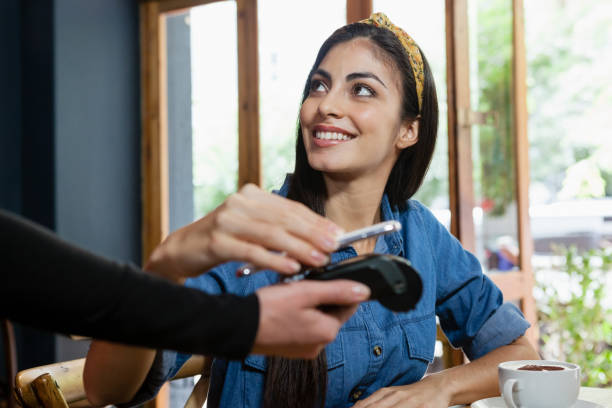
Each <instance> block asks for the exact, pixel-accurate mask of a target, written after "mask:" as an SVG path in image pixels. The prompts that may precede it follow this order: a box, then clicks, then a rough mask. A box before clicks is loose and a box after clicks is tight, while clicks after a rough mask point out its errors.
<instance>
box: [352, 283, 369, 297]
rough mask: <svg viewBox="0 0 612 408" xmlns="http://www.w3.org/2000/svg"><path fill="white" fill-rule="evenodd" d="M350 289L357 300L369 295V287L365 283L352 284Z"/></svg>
mask: <svg viewBox="0 0 612 408" xmlns="http://www.w3.org/2000/svg"><path fill="white" fill-rule="evenodd" d="M351 289H352V291H353V294H354V295H355V299H357V300H363V299H367V298H369V297H370V288H368V287H367V286H366V285H353V287H352V288H351Z"/></svg>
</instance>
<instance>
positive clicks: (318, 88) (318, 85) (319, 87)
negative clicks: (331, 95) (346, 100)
mask: <svg viewBox="0 0 612 408" xmlns="http://www.w3.org/2000/svg"><path fill="white" fill-rule="evenodd" d="M325 89H326V88H325V84H324V83H323V82H321V81H318V80H315V81H312V82H311V83H310V92H325Z"/></svg>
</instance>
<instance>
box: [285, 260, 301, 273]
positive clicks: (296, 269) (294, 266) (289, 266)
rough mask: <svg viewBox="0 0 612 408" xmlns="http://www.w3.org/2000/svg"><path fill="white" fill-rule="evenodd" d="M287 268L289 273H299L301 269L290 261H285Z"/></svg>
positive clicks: (296, 263)
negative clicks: (289, 270)
mask: <svg viewBox="0 0 612 408" xmlns="http://www.w3.org/2000/svg"><path fill="white" fill-rule="evenodd" d="M287 268H288V269H291V272H299V271H300V269H302V265H300V264H299V263H298V262H296V261H293V260H291V259H287Z"/></svg>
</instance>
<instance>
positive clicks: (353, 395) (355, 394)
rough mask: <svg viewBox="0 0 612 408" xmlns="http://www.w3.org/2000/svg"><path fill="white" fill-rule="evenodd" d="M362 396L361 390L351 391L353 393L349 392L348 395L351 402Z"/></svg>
mask: <svg viewBox="0 0 612 408" xmlns="http://www.w3.org/2000/svg"><path fill="white" fill-rule="evenodd" d="M362 395H363V390H358V389H353V391H351V395H349V398H350V399H351V401H353V402H355V401H357V400H358V399H359V398H360V397H361V396H362Z"/></svg>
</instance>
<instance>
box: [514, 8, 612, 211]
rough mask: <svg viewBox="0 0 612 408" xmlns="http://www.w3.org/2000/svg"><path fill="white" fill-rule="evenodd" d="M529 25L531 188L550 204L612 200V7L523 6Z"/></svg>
mask: <svg viewBox="0 0 612 408" xmlns="http://www.w3.org/2000/svg"><path fill="white" fill-rule="evenodd" d="M525 28H526V33H525V34H526V37H525V38H526V46H527V74H528V108H529V142H530V151H529V155H530V173H531V182H532V184H534V183H537V184H539V185H540V186H543V187H545V188H546V190H547V191H548V197H546V200H547V201H554V200H557V199H573V198H594V197H601V196H603V195H606V196H611V195H612V187H611V186H610V181H611V180H610V178H609V177H608V176H607V174H609V173H612V160H610V157H612V143H610V142H609V137H610V136H609V134H610V131H609V129H610V127H611V126H612V116H610V114H609V112H610V108H611V107H612V82H611V81H610V80H609V77H610V72H611V71H612V42H611V41H610V38H612V3H611V2H606V1H600V0H582V1H567V0H539V1H534V2H525ZM583 161H587V162H588V163H583V164H579V163H580V162H583ZM575 165H578V168H579V169H584V171H577V170H576V169H573V168H572V167H573V166H575ZM593 168H596V169H597V173H598V174H600V175H601V177H600V178H601V182H600V184H603V185H604V188H603V189H602V188H601V186H600V185H596V186H594V188H589V187H588V185H589V178H590V177H592V175H593V173H594V171H593ZM565 185H567V186H573V188H571V189H570V188H564V186H565ZM562 191H563V193H562V194H561V195H559V193H560V192H562Z"/></svg>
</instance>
